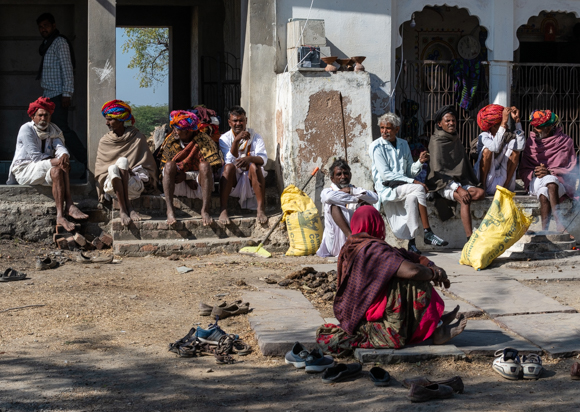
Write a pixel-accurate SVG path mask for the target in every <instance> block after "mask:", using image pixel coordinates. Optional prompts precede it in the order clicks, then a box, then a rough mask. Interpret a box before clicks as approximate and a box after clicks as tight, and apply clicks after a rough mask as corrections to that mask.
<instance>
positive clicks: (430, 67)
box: [396, 60, 489, 150]
mask: <svg viewBox="0 0 580 412" xmlns="http://www.w3.org/2000/svg"><path fill="white" fill-rule="evenodd" d="M481 63H482V66H481V74H480V79H479V83H478V87H477V90H476V92H475V94H474V96H473V98H472V99H471V105H470V106H469V110H465V109H463V108H460V107H459V104H458V103H457V100H458V93H457V92H456V88H455V80H454V77H453V73H452V65H451V62H450V61H433V60H405V61H404V63H403V68H402V70H401V72H400V77H399V80H398V83H397V89H396V109H397V111H398V112H399V114H402V115H403V120H405V119H404V117H405V116H404V115H405V110H404V109H403V107H402V105H403V104H404V102H405V101H406V100H412V101H414V102H416V103H418V106H419V109H418V112H417V114H416V116H417V118H418V123H419V131H418V134H419V135H428V136H431V134H432V133H433V131H434V123H433V122H431V120H433V118H434V114H435V112H436V111H437V110H438V109H439V108H441V107H442V106H445V105H450V104H451V105H455V108H456V109H457V113H458V114H459V118H458V119H457V121H458V129H457V130H458V132H459V136H460V137H461V140H462V142H463V144H464V146H465V148H466V150H469V144H470V142H471V140H472V139H475V138H477V136H478V135H479V129H478V126H477V112H478V111H479V109H481V108H482V107H483V106H485V105H487V104H488V101H489V83H488V79H489V65H488V63H487V62H481ZM400 69H401V62H400V61H398V62H397V74H398V73H399V70H400Z"/></svg>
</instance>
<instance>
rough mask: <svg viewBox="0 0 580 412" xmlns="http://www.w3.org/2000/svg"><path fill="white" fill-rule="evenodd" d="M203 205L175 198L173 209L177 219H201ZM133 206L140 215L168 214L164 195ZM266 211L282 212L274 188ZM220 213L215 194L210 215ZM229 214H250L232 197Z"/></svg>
mask: <svg viewBox="0 0 580 412" xmlns="http://www.w3.org/2000/svg"><path fill="white" fill-rule="evenodd" d="M201 205H202V201H201V199H189V198H186V197H175V198H174V199H173V207H174V208H175V212H176V215H177V217H180V216H181V217H186V216H187V217H200V216H201V215H200V212H201ZM131 206H132V207H133V209H135V210H136V211H138V212H139V213H142V214H144V215H149V216H165V215H166V213H167V204H166V202H165V197H164V196H162V195H143V196H141V197H139V198H138V199H134V200H132V201H131ZM266 209H267V210H280V196H279V195H278V192H277V191H276V190H275V189H273V188H269V189H266ZM118 210H119V204H118V202H117V200H113V217H115V218H116V217H119V212H118ZM219 212H220V198H219V196H217V195H216V194H215V193H214V194H212V197H211V200H210V213H212V214H216V215H217V214H219ZM228 212H229V213H230V214H237V215H239V214H241V213H244V212H248V210H247V209H242V208H241V206H240V203H239V199H238V198H235V197H230V198H229V199H228ZM254 213H255V212H254Z"/></svg>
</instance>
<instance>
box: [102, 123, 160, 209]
mask: <svg viewBox="0 0 580 412" xmlns="http://www.w3.org/2000/svg"><path fill="white" fill-rule="evenodd" d="M120 157H126V158H127V160H128V161H129V169H133V168H134V167H136V166H143V168H144V169H145V170H147V174H148V175H149V184H147V185H146V186H147V187H151V188H153V190H156V189H157V175H158V172H157V165H156V164H155V159H154V158H153V155H152V154H151V151H150V150H149V146H148V145H147V139H146V138H145V136H143V134H142V133H141V132H140V131H139V129H136V128H135V127H132V126H129V127H125V134H123V135H122V136H117V135H116V134H115V133H114V132H112V131H110V132H109V133H107V134H106V135H104V136H103V137H102V138H101V140H100V141H99V148H98V149H97V160H96V164H95V178H96V181H97V192H98V194H99V199H101V200H102V198H103V195H104V192H103V185H104V184H105V180H106V178H107V173H108V169H109V166H110V165H112V164H115V162H116V161H117V159H119V158H120Z"/></svg>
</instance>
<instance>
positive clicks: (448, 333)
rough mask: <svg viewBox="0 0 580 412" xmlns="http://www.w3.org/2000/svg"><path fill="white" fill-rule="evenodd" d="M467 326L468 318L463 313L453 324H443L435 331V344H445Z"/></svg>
mask: <svg viewBox="0 0 580 412" xmlns="http://www.w3.org/2000/svg"><path fill="white" fill-rule="evenodd" d="M466 326H467V318H466V317H465V316H463V315H461V316H460V317H459V320H458V321H457V322H455V323H454V324H453V325H441V326H440V327H438V328H437V329H435V332H433V344H434V345H443V344H444V343H447V342H448V341H450V340H451V339H453V338H454V337H456V336H457V335H459V334H460V333H461V332H463V330H464V329H465V327H466Z"/></svg>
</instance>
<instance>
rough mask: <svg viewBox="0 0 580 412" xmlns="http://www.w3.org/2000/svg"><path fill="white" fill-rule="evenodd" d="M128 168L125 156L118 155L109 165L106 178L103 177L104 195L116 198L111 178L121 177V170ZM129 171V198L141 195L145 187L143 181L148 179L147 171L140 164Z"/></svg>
mask: <svg viewBox="0 0 580 412" xmlns="http://www.w3.org/2000/svg"><path fill="white" fill-rule="evenodd" d="M128 169H129V161H128V160H127V158H126V157H120V158H119V159H117V161H116V162H115V164H113V165H111V166H109V169H108V174H107V178H106V179H105V184H104V185H103V191H104V192H105V197H107V198H112V199H116V198H117V195H116V194H115V189H114V188H113V179H121V170H128ZM131 172H133V174H132V175H131V176H130V177H129V182H128V183H127V188H128V192H129V193H128V195H129V200H133V199H137V198H138V197H139V196H141V193H142V192H143V190H144V189H145V185H144V183H143V182H147V181H149V176H148V175H147V171H146V170H145V169H144V168H143V167H142V166H136V167H134V168H133V169H132V170H131Z"/></svg>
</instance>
